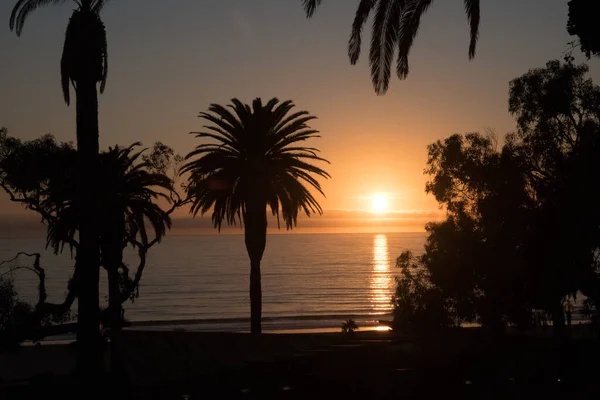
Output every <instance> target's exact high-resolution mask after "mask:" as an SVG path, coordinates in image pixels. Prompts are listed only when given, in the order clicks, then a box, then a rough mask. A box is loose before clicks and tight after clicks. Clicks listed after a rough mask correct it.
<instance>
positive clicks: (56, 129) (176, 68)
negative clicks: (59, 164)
mask: <svg viewBox="0 0 600 400" xmlns="http://www.w3.org/2000/svg"><path fill="white" fill-rule="evenodd" d="M12 3H14V2H11V1H8V2H7V1H4V2H2V4H1V5H0V21H8V15H9V12H10V9H11V7H12ZM482 3H483V4H482V13H483V20H482V29H481V40H480V43H479V52H478V54H477V57H476V59H475V61H473V62H469V61H468V59H467V46H468V26H467V24H466V21H465V18H464V14H463V9H462V2H460V1H455V2H451V1H446V2H443V1H439V2H436V3H435V4H434V6H433V7H432V9H431V11H430V12H429V13H428V14H427V15H426V16H425V18H424V20H423V23H422V28H421V32H420V35H419V37H418V38H417V40H416V45H415V47H414V49H413V51H412V53H411V73H410V75H409V78H408V80H407V81H405V82H399V81H397V80H394V81H393V82H392V85H391V89H390V91H389V93H388V94H387V95H385V96H382V97H377V96H376V95H375V94H374V92H373V89H372V88H371V85H370V81H369V71H368V66H367V63H366V59H365V57H364V55H365V54H367V53H368V51H367V50H366V49H364V50H363V57H362V59H361V61H360V62H359V65H357V66H355V67H352V66H350V65H349V62H348V59H347V57H346V54H345V51H346V43H347V37H348V33H349V28H350V23H351V20H352V17H353V13H354V11H355V2H350V1H348V0H328V1H327V2H325V6H324V7H323V8H322V9H321V10H320V13H318V15H317V16H316V18H315V19H313V20H310V21H308V20H306V19H305V18H304V15H303V12H302V9H301V6H300V1H299V0H289V1H280V0H277V1H275V0H256V1H248V0H235V1H234V0H231V1H226V2H225V1H220V2H215V1H213V2H208V1H207V2H198V1H193V0H178V2H177V4H178V6H177V8H176V9H175V8H173V7H172V5H167V4H166V3H165V2H164V1H159V0H147V1H145V2H144V7H140V5H139V4H138V2H113V3H109V6H108V7H107V9H106V11H105V13H104V14H103V18H104V21H105V23H106V26H107V32H108V40H109V57H110V59H109V68H110V70H109V77H108V83H107V89H106V92H105V94H104V95H102V96H101V97H100V131H101V146H102V147H103V148H107V147H108V146H109V145H114V144H117V143H118V144H122V145H127V144H130V143H132V142H134V141H138V140H139V141H142V142H143V143H144V144H145V145H151V144H152V143H153V142H154V141H156V140H161V141H163V142H165V143H166V144H168V145H171V146H172V147H174V148H175V149H176V150H177V151H178V152H180V153H186V152H188V151H190V150H191V149H192V148H193V146H195V145H196V144H197V143H196V142H195V140H194V138H193V137H192V136H190V135H188V134H187V132H189V131H193V130H198V129H200V127H201V121H200V120H199V119H198V118H196V117H197V114H198V112H200V111H204V110H206V108H207V107H208V105H209V104H210V103H212V102H218V103H225V102H227V101H228V100H229V99H230V98H231V97H238V98H240V99H241V100H243V101H245V102H249V101H251V100H252V99H253V98H254V97H258V96H260V97H263V98H270V97H279V98H280V99H282V100H285V99H292V100H294V101H295V103H296V104H297V106H298V108H300V109H305V110H308V111H310V112H311V113H312V114H314V115H316V116H318V117H319V119H318V120H317V121H315V122H314V124H313V126H314V128H316V129H319V130H320V131H321V132H322V136H323V138H322V139H320V140H318V141H315V142H313V143H311V144H312V145H314V146H316V147H318V148H320V149H321V150H322V155H323V156H324V157H325V158H327V159H329V160H330V161H331V163H332V165H331V166H329V167H327V170H328V171H329V172H330V173H331V175H332V179H331V180H329V181H326V182H324V183H323V186H324V190H325V192H326V194H327V199H323V200H322V205H323V208H324V209H326V210H365V209H367V210H368V209H370V200H369V198H370V196H371V195H372V194H373V193H386V194H388V200H389V208H390V209H391V210H393V211H407V210H408V211H411V212H412V211H415V210H417V211H420V212H425V213H431V212H434V213H435V212H436V210H437V204H436V202H435V201H434V199H433V198H432V197H431V196H426V195H425V193H424V185H425V181H426V179H427V178H426V177H425V176H424V175H423V173H422V172H423V169H424V168H425V161H426V155H427V153H426V145H427V144H429V143H431V142H432V141H434V140H436V139H438V138H443V137H446V136H448V135H450V134H452V133H456V132H461V133H462V132H467V131H483V130H484V129H486V128H493V129H496V130H497V131H498V132H499V133H505V132H508V131H511V130H512V129H513V128H514V122H513V120H512V118H511V117H510V116H509V115H508V111H507V108H508V106H507V94H508V82H509V80H510V79H512V78H515V77H517V76H519V75H521V74H523V73H525V72H526V71H527V70H528V69H529V68H534V67H541V66H543V65H544V64H545V62H546V61H547V60H549V59H552V58H560V57H561V56H562V52H563V51H564V50H565V48H566V43H567V42H568V41H569V40H570V38H569V36H568V34H567V33H566V29H565V26H566V19H567V6H566V1H562V0H545V1H544V7H545V8H544V9H542V10H540V8H539V5H540V0H506V1H502V2H482ZM491 3H494V4H491ZM498 3H502V4H501V5H500V4H498ZM72 8H73V6H72V4H65V5H64V6H60V7H53V8H48V9H45V10H42V11H40V12H39V13H36V14H35V15H33V16H32V18H31V19H30V20H29V21H28V23H27V25H26V26H25V30H24V35H23V37H21V38H16V36H15V35H14V34H9V32H8V26H5V27H4V30H3V31H2V32H3V33H2V34H1V35H0V48H2V51H3V57H2V61H1V62H0V87H2V92H3V93H2V96H0V126H2V125H4V126H6V127H7V128H8V129H9V132H10V133H11V134H12V135H16V136H18V137H20V138H24V139H31V138H34V137H37V136H39V135H41V134H43V133H47V132H51V133H53V134H55V135H56V136H57V138H58V139H59V140H63V141H68V140H74V139H75V134H74V132H75V130H74V124H75V118H74V112H75V110H74V108H73V107H71V108H67V107H66V106H65V105H64V103H63V102H62V99H61V91H60V80H59V73H58V72H59V61H60V54H61V49H62V40H63V37H64V29H65V26H66V23H67V20H68V16H69V12H70V10H71V9H72ZM517 9H518V10H519V11H520V14H516V13H515V10H517ZM6 25H8V24H7V23H6ZM509 27H510V28H509ZM368 39H369V38H368V36H367V37H365V40H364V43H367V42H368ZM591 67H592V72H593V76H594V77H595V78H598V77H599V76H600V75H599V74H598V72H599V71H598V68H597V61H592V62H591ZM597 80H598V79H597ZM19 212H21V208H20V207H19V206H17V205H14V204H10V202H9V201H8V200H7V197H6V196H4V195H3V194H0V215H2V214H4V215H6V214H15V213H19ZM425 215H427V216H429V215H433V214H425ZM326 216H327V213H326ZM0 218H1V217H0ZM398 223H399V224H400V225H402V224H404V225H405V226H417V227H419V226H420V227H421V229H422V226H423V224H424V221H421V222H419V223H417V224H416V225H415V224H413V223H412V222H411V223H410V224H409V223H406V222H401V221H400V222H398ZM411 229H412V228H411ZM415 229H416V230H418V229H417V228H415Z"/></svg>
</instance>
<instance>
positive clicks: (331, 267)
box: [0, 233, 425, 321]
mask: <svg viewBox="0 0 600 400" xmlns="http://www.w3.org/2000/svg"><path fill="white" fill-rule="evenodd" d="M424 240H425V234H423V233H382V234H286V235H270V236H269V237H268V240H267V249H266V251H265V255H264V259H263V264H262V283H263V316H264V317H266V318H272V319H280V318H283V319H285V318H286V317H317V318H319V317H326V316H344V315H365V316H367V315H380V314H387V313H389V312H390V311H391V304H390V297H391V295H392V292H393V290H394V276H396V275H397V274H398V273H399V271H398V269H397V268H395V266H394V265H395V259H396V257H397V256H398V255H400V253H401V252H402V251H404V250H412V251H413V252H415V253H417V254H420V253H422V252H423V244H424ZM43 248H44V241H43V240H39V239H2V240H0V260H5V259H8V258H11V257H12V256H13V255H14V254H15V253H16V252H18V251H26V252H43ZM30 261H31V260H28V259H26V258H23V259H20V261H19V262H18V265H23V266H24V265H28V263H30ZM126 262H127V263H128V264H129V265H130V266H131V267H135V266H136V265H137V264H136V263H137V259H136V256H135V252H133V251H128V252H127V253H126ZM73 264H74V263H73V261H72V260H71V259H70V256H69V255H68V254H63V255H59V256H55V255H53V254H52V253H51V252H49V251H47V252H43V257H42V266H43V267H45V269H46V271H47V276H48V281H47V286H48V293H49V301H56V302H59V301H62V299H63V298H64V293H65V290H66V284H67V280H68V278H69V276H70V275H71V274H72V271H73ZM1 268H2V269H1V270H0V271H1V272H4V271H5V270H6V267H1ZM132 269H133V268H132ZM249 270H250V267H249V261H248V256H247V254H246V249H245V247H244V239H243V236H241V235H213V236H171V237H167V238H165V240H164V241H163V242H162V243H160V244H158V245H156V246H155V247H154V248H152V250H151V251H150V253H149V256H148V263H147V266H146V269H145V271H144V276H143V278H142V281H141V286H140V297H139V299H137V300H136V301H135V303H133V304H132V303H129V302H128V303H126V304H125V309H126V313H125V316H126V317H127V318H128V319H130V320H134V321H148V320H153V321H167V320H180V319H194V320H196V319H236V318H247V317H248V315H249V307H250V306H249V299H248V287H249V286H248V285H249ZM101 279H102V287H101V291H102V296H103V302H104V303H105V302H106V297H105V294H106V276H105V275H104V274H102V276H101ZM15 282H16V284H17V288H18V289H19V293H20V294H21V297H23V298H24V299H26V300H29V301H34V300H35V293H36V287H37V281H36V278H35V276H32V275H31V274H30V273H29V272H27V271H20V272H18V273H16V274H15Z"/></svg>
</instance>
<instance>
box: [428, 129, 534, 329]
mask: <svg viewBox="0 0 600 400" xmlns="http://www.w3.org/2000/svg"><path fill="white" fill-rule="evenodd" d="M513 149H514V144H513V139H512V138H511V137H510V136H509V137H508V138H507V139H506V144H505V146H504V147H503V149H502V151H498V150H496V148H495V141H494V140H492V138H490V137H484V136H481V135H479V134H467V135H465V136H464V137H463V136H460V135H453V136H451V137H449V138H447V139H445V140H444V141H438V142H436V143H434V144H432V145H430V146H429V148H428V150H429V159H428V168H427V169H426V173H428V174H429V175H431V176H432V180H431V181H429V182H428V183H427V186H426V190H427V192H429V193H432V194H433V195H434V196H435V198H436V200H438V202H440V204H442V205H443V206H444V207H445V208H446V209H447V219H446V220H445V221H443V222H440V223H431V224H428V225H427V227H426V229H427V231H428V232H429V236H428V239H427V242H426V245H425V250H426V252H425V254H424V255H423V256H422V258H421V261H422V263H423V265H424V266H425V267H426V268H427V269H428V271H429V272H430V274H431V281H432V283H433V284H434V285H436V286H437V287H439V288H440V289H441V290H442V291H443V293H444V295H445V296H447V297H448V298H450V299H452V301H453V302H454V307H455V309H456V313H457V317H458V318H459V319H460V320H464V321H472V320H474V319H478V320H479V322H481V323H482V324H483V325H486V326H489V327H492V328H494V329H499V328H501V327H503V326H504V325H505V324H506V323H507V322H511V323H517V324H519V325H521V326H523V325H527V323H528V322H529V321H530V319H531V318H529V316H528V314H530V313H531V311H532V305H531V302H530V301H529V290H532V289H533V285H531V284H530V282H529V281H528V280H527V279H524V277H523V276H520V275H525V276H526V274H523V272H524V269H523V267H524V266H523V261H522V257H520V256H519V252H518V249H519V248H520V247H522V240H523V238H522V236H523V232H524V231H525V230H526V229H527V224H526V223H527V221H528V219H527V217H528V215H529V214H528V212H529V210H530V208H531V199H530V196H529V192H528V186H527V181H526V174H527V172H528V170H527V168H526V164H524V163H523V161H522V159H521V158H520V157H519V156H518V154H516V153H515V151H514V150H513ZM517 277H519V279H517Z"/></svg>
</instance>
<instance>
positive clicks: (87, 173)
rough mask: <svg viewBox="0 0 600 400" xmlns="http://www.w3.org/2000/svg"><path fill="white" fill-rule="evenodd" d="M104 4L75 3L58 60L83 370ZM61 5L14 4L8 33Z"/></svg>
mask: <svg viewBox="0 0 600 400" xmlns="http://www.w3.org/2000/svg"><path fill="white" fill-rule="evenodd" d="M107 2H108V0H79V1H76V2H75V3H76V4H77V6H78V8H77V9H76V10H74V11H73V14H72V15H71V19H70V21H69V24H68V25H67V31H66V35H65V43H64V49H63V54H62V60H61V79H62V89H63V95H64V98H65V102H66V103H67V104H69V103H70V94H69V92H70V89H69V85H70V83H72V84H73V87H74V88H75V95H76V107H77V110H76V113H77V124H76V125H77V149H78V154H79V156H78V165H79V168H78V169H77V172H78V173H77V176H76V181H77V183H78V185H77V190H78V199H77V201H78V202H81V203H82V206H81V207H79V208H78V209H79V210H81V212H82V215H81V216H80V218H79V220H80V224H79V225H80V226H79V241H80V247H79V250H78V253H77V262H76V269H77V270H78V272H77V274H76V285H77V286H78V287H79V290H78V299H79V307H78V309H79V312H78V322H79V329H78V332H77V340H78V342H80V344H81V349H82V351H83V353H82V359H81V360H82V361H83V362H84V364H82V367H83V368H84V369H87V368H90V369H97V368H99V365H100V364H99V363H100V353H99V348H98V345H99V343H100V332H99V322H100V309H99V292H98V279H99V268H100V247H99V246H100V243H99V234H98V226H97V225H98V220H97V218H96V217H97V214H96V211H97V210H98V207H97V203H96V196H95V194H96V192H95V181H96V172H97V168H98V154H99V140H98V134H99V133H98V93H97V84H98V83H100V90H101V91H102V90H103V89H104V85H105V83H106V76H107V66H108V62H107V61H108V59H107V41H106V31H105V28H104V24H103V23H102V20H101V19H100V11H101V10H102V8H103V7H104V5H106V3H107ZM60 3H64V0H18V1H17V2H16V4H15V7H14V8H13V11H12V13H11V16H10V29H11V30H15V31H16V33H17V35H20V34H21V32H22V30H23V26H24V24H25V21H26V19H27V17H28V16H29V15H30V14H31V13H32V12H33V11H35V10H36V9H38V8H39V7H43V6H47V5H55V4H60Z"/></svg>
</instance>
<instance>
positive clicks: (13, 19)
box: [9, 0, 70, 36]
mask: <svg viewBox="0 0 600 400" xmlns="http://www.w3.org/2000/svg"><path fill="white" fill-rule="evenodd" d="M67 1H70V0H18V1H17V3H16V4H15V6H14V7H13V9H12V12H11V14H10V20H9V26H10V30H11V31H13V30H14V31H15V32H16V34H17V36H21V33H22V32H23V26H24V25H25V21H26V20H27V17H28V16H29V14H31V13H32V12H33V11H35V10H36V9H38V8H40V7H43V6H49V5H54V4H60V3H66V2H67Z"/></svg>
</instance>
